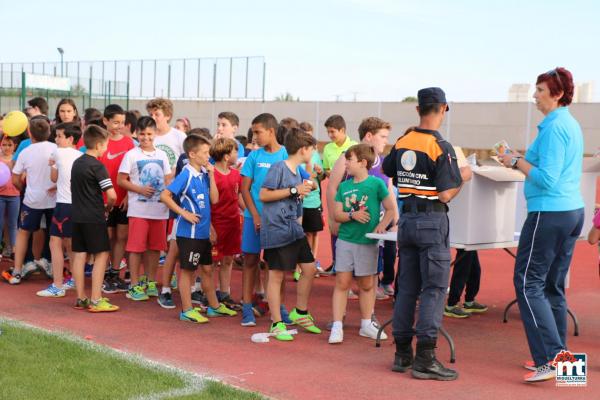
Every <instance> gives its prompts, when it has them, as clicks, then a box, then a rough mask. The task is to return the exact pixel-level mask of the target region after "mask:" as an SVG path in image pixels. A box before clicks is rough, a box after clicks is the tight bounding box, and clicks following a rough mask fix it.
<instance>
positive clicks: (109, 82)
mask: <svg viewBox="0 0 600 400" xmlns="http://www.w3.org/2000/svg"><path fill="white" fill-rule="evenodd" d="M107 83H108V104H111V102H110V86H111V85H110V84H111V83H112V82H111V81H108V82H107Z"/></svg>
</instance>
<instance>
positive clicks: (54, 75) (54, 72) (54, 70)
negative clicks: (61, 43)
mask: <svg viewBox="0 0 600 400" xmlns="http://www.w3.org/2000/svg"><path fill="white" fill-rule="evenodd" d="M54 76H56V65H55V66H54Z"/></svg>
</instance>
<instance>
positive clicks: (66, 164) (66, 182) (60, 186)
mask: <svg viewBox="0 0 600 400" xmlns="http://www.w3.org/2000/svg"><path fill="white" fill-rule="evenodd" d="M82 155H83V153H82V152H80V151H79V150H77V149H74V148H73V147H67V148H62V147H57V148H56V150H54V154H52V158H53V159H54V165H53V166H52V168H54V169H56V170H58V181H56V202H57V203H64V204H71V169H72V168H73V163H74V162H75V160H77V159H78V158H79V157H81V156H82Z"/></svg>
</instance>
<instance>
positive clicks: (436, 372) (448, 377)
mask: <svg viewBox="0 0 600 400" xmlns="http://www.w3.org/2000/svg"><path fill="white" fill-rule="evenodd" d="M412 376H413V377H414V378H417V379H434V380H438V381H453V380H455V379H456V378H458V373H457V372H456V371H454V370H452V369H449V368H446V367H444V366H443V365H442V363H440V362H439V361H438V360H437V358H435V340H432V341H418V342H417V354H416V355H415V361H414V363H413V370H412Z"/></svg>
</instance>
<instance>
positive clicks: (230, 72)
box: [229, 57, 233, 99]
mask: <svg viewBox="0 0 600 400" xmlns="http://www.w3.org/2000/svg"><path fill="white" fill-rule="evenodd" d="M232 82H233V57H231V58H229V99H231V84H232Z"/></svg>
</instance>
